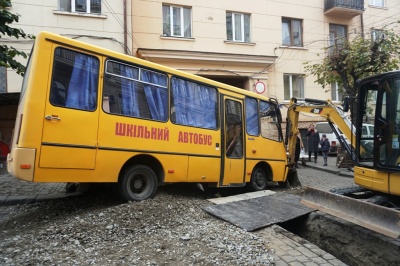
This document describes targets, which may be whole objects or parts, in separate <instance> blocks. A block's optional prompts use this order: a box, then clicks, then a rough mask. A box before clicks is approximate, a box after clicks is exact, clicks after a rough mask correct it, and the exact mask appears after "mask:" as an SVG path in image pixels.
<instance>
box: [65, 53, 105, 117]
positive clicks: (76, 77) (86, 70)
mask: <svg viewBox="0 0 400 266" xmlns="http://www.w3.org/2000/svg"><path fill="white" fill-rule="evenodd" d="M98 71H99V61H98V60H97V58H94V57H91V56H87V55H84V54H78V53H77V54H76V56H75V62H74V67H73V70H72V75H71V80H70V82H69V86H68V94H67V100H66V103H65V106H66V107H71V108H76V109H81V110H88V111H93V110H95V109H96V98H97V97H96V96H97V82H98Z"/></svg>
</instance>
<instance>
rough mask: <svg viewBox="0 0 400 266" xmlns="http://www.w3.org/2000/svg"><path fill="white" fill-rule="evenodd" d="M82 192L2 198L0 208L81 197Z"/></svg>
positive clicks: (0, 198) (0, 197)
mask: <svg viewBox="0 0 400 266" xmlns="http://www.w3.org/2000/svg"><path fill="white" fill-rule="evenodd" d="M81 194H82V192H72V193H55V194H48V195H46V194H38V195H13V196H0V206H12V205H18V204H31V203H36V202H43V201H48V200H54V199H62V198H68V197H74V196H78V195H81Z"/></svg>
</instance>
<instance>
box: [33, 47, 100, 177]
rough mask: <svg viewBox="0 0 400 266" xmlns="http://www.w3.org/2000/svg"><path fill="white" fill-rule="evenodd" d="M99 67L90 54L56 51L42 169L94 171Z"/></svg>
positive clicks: (46, 117)
mask: <svg viewBox="0 0 400 266" xmlns="http://www.w3.org/2000/svg"><path fill="white" fill-rule="evenodd" d="M99 64H100V63H99V59H98V58H97V57H94V56H91V55H88V54H84V53H80V52H77V51H73V50H69V49H65V48H62V47H57V48H56V49H55V50H54V62H53V66H52V67H53V69H52V77H51V83H50V90H49V93H48V95H49V97H48V100H47V101H46V106H45V112H44V115H43V133H42V134H43V135H42V142H41V151H40V159H39V167H44V168H66V169H68V168H69V169H71V168H74V169H94V167H95V159H96V148H97V130H98V112H96V110H97V99H98V80H99Z"/></svg>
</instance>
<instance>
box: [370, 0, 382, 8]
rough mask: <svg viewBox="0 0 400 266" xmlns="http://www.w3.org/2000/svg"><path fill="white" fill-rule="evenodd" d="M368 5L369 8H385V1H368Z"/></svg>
mask: <svg viewBox="0 0 400 266" xmlns="http://www.w3.org/2000/svg"><path fill="white" fill-rule="evenodd" d="M369 4H370V5H371V6H379V7H384V6H385V0H369Z"/></svg>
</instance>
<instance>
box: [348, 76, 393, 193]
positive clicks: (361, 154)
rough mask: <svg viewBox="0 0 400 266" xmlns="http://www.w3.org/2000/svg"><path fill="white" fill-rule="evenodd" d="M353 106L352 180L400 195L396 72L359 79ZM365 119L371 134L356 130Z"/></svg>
mask: <svg viewBox="0 0 400 266" xmlns="http://www.w3.org/2000/svg"><path fill="white" fill-rule="evenodd" d="M357 107H358V108H357V120H356V123H357V129H358V132H357V134H356V158H357V166H358V169H356V170H355V183H357V184H359V185H361V186H364V187H368V188H370V189H373V190H377V191H381V192H384V193H388V194H394V195H400V145H399V143H400V138H399V137H400V71H392V72H387V73H383V74H379V75H374V76H371V77H368V78H366V79H364V80H361V81H360V82H359V84H358V97H357ZM365 117H366V118H367V119H368V121H365ZM365 122H369V123H371V124H373V125H374V133H373V136H370V135H363V134H362V133H361V132H360V131H361V129H362V124H363V123H365ZM363 147H364V148H363Z"/></svg>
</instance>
